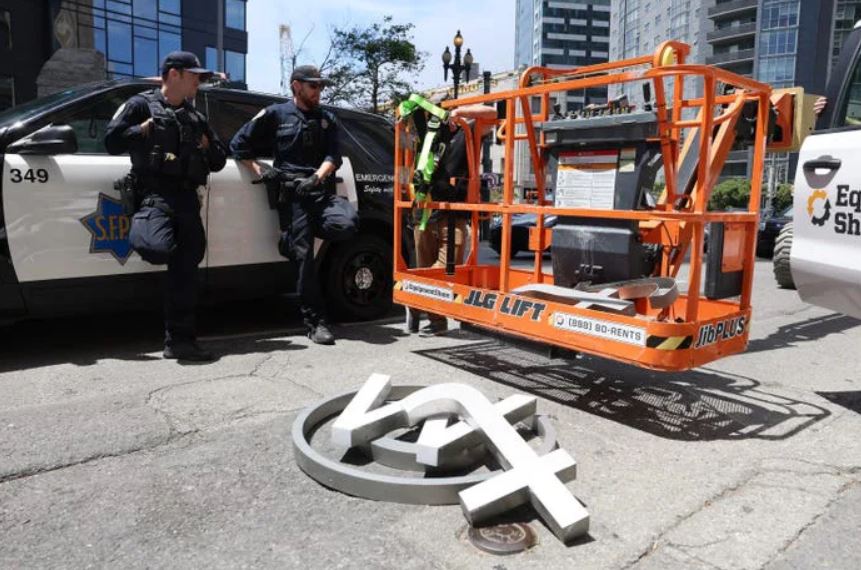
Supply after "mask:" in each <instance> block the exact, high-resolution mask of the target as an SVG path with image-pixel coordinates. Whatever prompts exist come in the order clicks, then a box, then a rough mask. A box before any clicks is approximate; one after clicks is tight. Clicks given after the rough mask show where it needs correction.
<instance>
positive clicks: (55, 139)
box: [6, 125, 78, 155]
mask: <svg viewBox="0 0 861 570" xmlns="http://www.w3.org/2000/svg"><path fill="white" fill-rule="evenodd" d="M6 152H7V153H8V154H43V155H54V154H75V153H76V152H78V137H77V136H76V135H75V130H74V129H73V128H72V127H70V126H69V125H48V126H46V127H43V128H41V129H39V130H38V131H36V132H34V133H32V134H30V135H28V136H26V137H24V138H23V139H20V140H17V141H15V142H13V143H12V144H10V145H9V146H8V147H6Z"/></svg>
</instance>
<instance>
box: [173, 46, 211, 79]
mask: <svg viewBox="0 0 861 570" xmlns="http://www.w3.org/2000/svg"><path fill="white" fill-rule="evenodd" d="M171 69H180V70H183V71H190V72H191V73H197V74H198V75H204V76H206V77H201V79H203V80H206V79H208V78H209V77H210V76H212V71H210V70H209V69H206V68H204V67H203V66H202V65H201V64H200V60H199V59H197V56H196V55H194V54H193V53H191V52H189V51H172V52H170V53H169V54H167V57H165V58H164V61H163V62H162V64H161V72H162V74H165V73H167V72H168V71H169V70H171Z"/></svg>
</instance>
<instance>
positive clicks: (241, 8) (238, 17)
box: [224, 0, 245, 30]
mask: <svg viewBox="0 0 861 570" xmlns="http://www.w3.org/2000/svg"><path fill="white" fill-rule="evenodd" d="M225 4H226V6H225V10H224V16H225V17H224V23H225V25H226V26H227V27H228V28H233V29H236V30H245V0H225Z"/></svg>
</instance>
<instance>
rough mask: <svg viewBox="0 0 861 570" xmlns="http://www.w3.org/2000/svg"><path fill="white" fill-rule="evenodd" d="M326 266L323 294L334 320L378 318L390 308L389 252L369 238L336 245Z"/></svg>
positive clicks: (376, 239) (364, 236)
mask: <svg viewBox="0 0 861 570" xmlns="http://www.w3.org/2000/svg"><path fill="white" fill-rule="evenodd" d="M330 256H331V257H330V258H329V260H328V262H327V264H326V273H325V279H326V280H325V290H326V293H327V297H326V299H327V301H328V303H329V310H330V314H331V316H332V317H333V318H335V319H337V320H349V321H352V320H357V321H366V320H371V319H376V318H379V317H381V316H383V315H385V314H386V313H388V312H389V310H390V309H391V307H392V248H391V246H390V245H389V244H388V242H386V241H385V240H383V239H381V238H379V237H377V236H375V235H371V234H360V235H359V236H357V237H356V238H355V239H353V240H350V241H347V242H343V243H340V244H338V245H337V246H336V248H335V249H334V250H333V251H332V252H331V253H330Z"/></svg>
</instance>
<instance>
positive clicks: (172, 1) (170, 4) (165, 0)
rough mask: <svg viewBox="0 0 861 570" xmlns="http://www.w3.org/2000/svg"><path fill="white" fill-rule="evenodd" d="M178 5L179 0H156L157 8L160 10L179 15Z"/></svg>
mask: <svg viewBox="0 0 861 570" xmlns="http://www.w3.org/2000/svg"><path fill="white" fill-rule="evenodd" d="M179 5H180V0H158V9H159V10H160V11H162V12H169V13H171V14H177V15H179V14H181V13H182V11H181V10H180V7H179Z"/></svg>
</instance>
